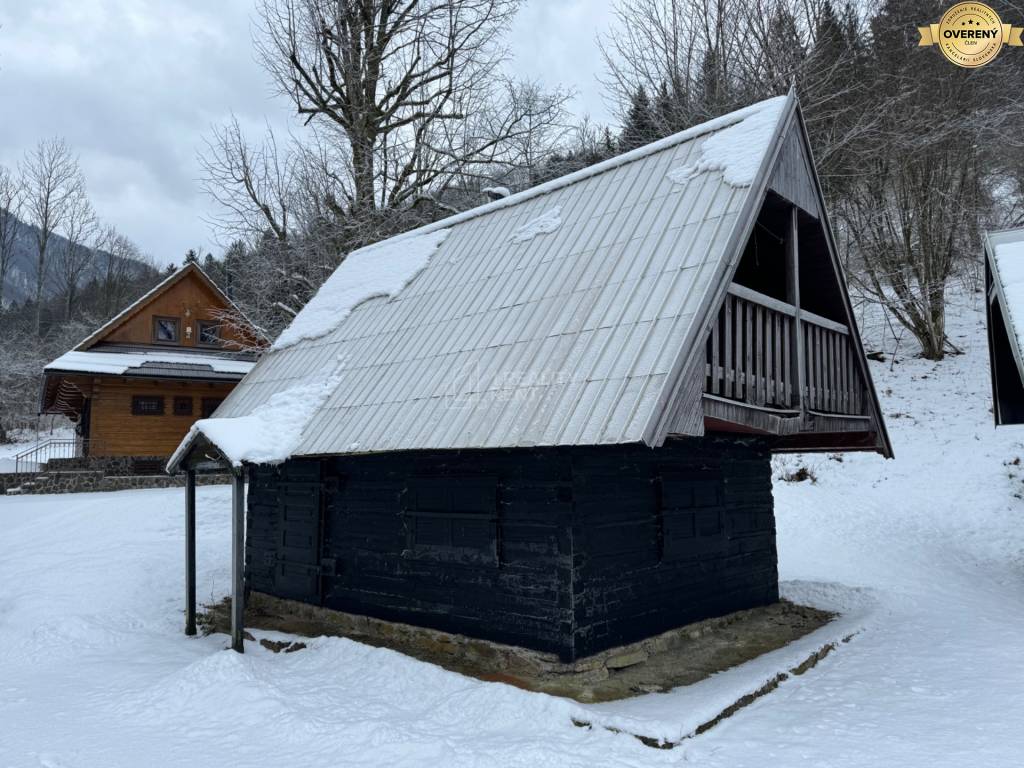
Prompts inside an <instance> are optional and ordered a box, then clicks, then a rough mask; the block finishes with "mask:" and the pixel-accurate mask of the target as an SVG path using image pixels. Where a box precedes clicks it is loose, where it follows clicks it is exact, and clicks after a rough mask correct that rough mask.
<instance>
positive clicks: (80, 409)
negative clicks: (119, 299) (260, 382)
mask: <svg viewBox="0 0 1024 768" xmlns="http://www.w3.org/2000/svg"><path fill="white" fill-rule="evenodd" d="M229 311H233V312H232V315H233V316H234V317H237V316H238V315H239V313H238V312H237V309H236V308H235V307H234V305H233V304H232V302H231V300H230V299H229V298H228V297H227V296H226V295H225V294H224V293H223V292H222V291H221V290H220V288H218V287H217V286H216V285H215V284H214V282H213V281H212V280H211V279H210V278H209V277H208V276H207V275H206V273H205V272H203V270H202V269H201V268H200V267H199V266H198V265H197V264H195V263H194V262H189V263H187V264H185V265H184V266H183V267H181V268H180V269H178V270H176V271H175V272H174V273H172V274H171V275H169V276H168V277H166V278H165V279H164V280H163V281H161V282H160V283H159V284H158V285H157V286H156V287H154V288H153V289H152V290H150V291H149V292H148V293H146V294H145V295H144V296H142V297H141V298H139V299H138V300H137V301H136V302H134V303H133V304H131V305H130V306H129V307H127V308H126V309H125V310H124V311H122V312H120V313H119V314H118V315H117V316H116V317H114V318H112V319H111V320H110V321H109V322H107V323H105V324H104V325H103V326H102V327H101V328H99V329H97V330H96V331H95V332H94V333H92V334H90V335H89V337H88V338H86V339H84V340H83V341H82V342H81V343H80V344H78V345H77V346H75V348H74V349H72V350H70V351H69V352H67V353H65V354H63V355H61V356H60V357H59V358H57V359H56V360H54V361H53V362H51V363H49V364H48V365H47V366H46V367H45V368H44V369H43V385H42V393H41V402H40V412H41V413H56V414H63V415H65V416H67V417H68V418H69V419H70V420H71V421H72V422H73V423H74V424H75V432H76V435H75V438H74V439H71V440H65V439H60V440H53V441H48V442H46V443H44V444H42V445H40V446H39V447H38V448H37V449H36V451H37V453H38V455H33V460H34V461H36V462H37V463H42V462H44V461H46V460H47V459H50V458H69V457H87V456H88V457H94V458H97V459H100V458H105V457H134V458H136V459H139V462H138V464H139V466H140V467H141V466H148V465H147V464H146V462H147V461H148V462H149V463H150V464H153V465H154V467H155V468H156V469H157V470H162V468H163V464H164V462H165V461H166V459H167V457H168V456H170V454H171V453H172V452H173V451H174V448H175V447H176V446H177V445H178V443H180V442H181V440H182V438H183V437H184V436H185V435H186V434H187V433H188V430H189V428H190V427H191V426H192V424H193V423H194V422H195V421H197V420H198V419H201V418H205V417H208V416H211V415H213V412H214V411H215V410H216V409H217V407H218V406H219V405H220V404H221V403H222V402H223V401H224V399H225V398H226V397H227V396H228V394H229V393H230V392H231V390H232V389H233V388H234V387H235V385H236V384H237V383H238V382H239V381H240V380H241V379H242V377H243V376H244V375H245V374H246V373H248V372H249V371H250V370H252V367H253V365H254V364H255V360H256V354H255V352H254V350H255V349H257V348H258V347H260V346H261V345H263V344H264V343H265V342H263V340H262V339H261V337H260V336H259V334H258V333H257V331H256V330H255V328H252V327H251V326H246V325H245V324H239V323H237V322H234V321H233V322H231V323H225V322H224V317H225V313H227V312H229Z"/></svg>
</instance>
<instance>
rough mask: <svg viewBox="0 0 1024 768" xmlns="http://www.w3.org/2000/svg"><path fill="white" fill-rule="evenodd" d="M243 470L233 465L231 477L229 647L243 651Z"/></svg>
mask: <svg viewBox="0 0 1024 768" xmlns="http://www.w3.org/2000/svg"><path fill="white" fill-rule="evenodd" d="M244 568H245V470H244V469H242V468H241V467H235V468H234V469H233V470H232V478H231V649H232V650H234V651H238V652H239V653H243V652H244V648H243V647H242V631H243V626H242V625H243V623H244V619H245V570H244Z"/></svg>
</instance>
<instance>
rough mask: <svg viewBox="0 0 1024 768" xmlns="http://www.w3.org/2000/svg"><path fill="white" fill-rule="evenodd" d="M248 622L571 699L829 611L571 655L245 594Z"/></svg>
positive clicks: (654, 679)
mask: <svg viewBox="0 0 1024 768" xmlns="http://www.w3.org/2000/svg"><path fill="white" fill-rule="evenodd" d="M204 618H205V624H206V629H207V631H208V632H209V631H224V632H228V631H230V604H229V602H228V601H224V602H222V603H220V604H218V605H216V606H214V607H212V608H211V609H210V610H209V612H208V613H207V614H206V615H205V617H204ZM245 618H246V626H247V627H249V628H257V629H268V630H274V631H280V632H288V633H292V634H298V635H304V636H309V637H317V636H320V635H336V636H341V637H348V638H351V639H353V640H358V641H360V642H363V643H366V644H368V645H374V646H383V647H387V648H392V649H394V650H397V651H400V652H402V653H405V654H407V655H409V656H413V657H414V658H417V659H420V660H422V661H428V662H431V663H434V664H438V665H439V666H442V667H444V668H446V669H451V670H453V671H456V672H460V673H462V674H466V675H470V676H473V677H477V678H480V679H483V680H491V681H499V682H504V683H509V684H511V685H515V686H518V687H521V688H526V689H528V690H533V691H543V692H545V693H551V694H555V695H561V696H568V697H570V698H574V699H576V700H578V701H610V700H613V699H620V698H625V697H628V696H634V695H639V694H642V693H650V692H654V691H666V690H669V689H671V688H674V687H677V686H680V685H690V684H692V683H695V682H697V681H698V680H701V679H703V678H705V677H708V676H709V675H711V674H714V673H716V672H720V671H722V670H724V669H728V668H730V667H732V666H735V665H737V664H741V663H743V662H745V661H748V660H750V659H752V658H755V657H756V656H759V655H761V654H762V653H767V652H769V651H772V650H775V649H776V648H780V647H782V646H783V645H786V644H787V643H789V642H792V641H793V640H796V639H797V638H799V637H802V636H803V635H805V634H808V633H809V632H812V631H814V630H816V629H818V628H819V627H821V626H823V625H824V624H826V623H827V622H828V621H830V620H831V619H832V618H834V616H833V615H832V614H830V613H827V612H825V611H820V610H817V609H814V608H808V607H806V606H800V605H795V604H793V603H789V602H786V601H781V602H778V603H774V604H773V605H769V606H764V607H760V608H753V609H750V610H744V611H736V612H735V613H730V614H728V615H726V616H722V617H719V618H714V619H707V620H705V621H699V622H695V623H692V624H688V625H686V626H683V627H679V628H677V629H673V630H670V631H668V632H663V633H661V634H659V635H656V636H654V637H650V638H647V639H646V640H641V641H639V642H635V643H629V644H627V645H622V646H618V647H616V648H610V649H608V650H605V651H601V652H600V653H596V654H594V655H592V656H588V657H586V658H582V659H578V660H577V661H575V662H563V661H561V660H560V659H559V657H558V655H557V654H554V653H544V652H540V651H533V650H530V649H527V648H521V647H518V646H513V645H504V644H501V643H496V642H490V641H487V640H480V639H477V638H471V637H467V636H465V635H459V634H453V633H449V632H441V631H438V630H433V629H427V628H424V627H416V626H412V625H410V624H403V623H400V622H391V621H384V620H381V619H375V618H372V617H368V616H359V615H355V614H351V613H344V612H341V611H335V610H331V609H329V608H321V607H318V606H313V605H309V604H308V603H302V602H298V601H294V600H286V599H282V598H278V597H273V596H271V595H266V594H263V593H260V592H252V593H250V596H249V599H248V604H247V605H246V617H245Z"/></svg>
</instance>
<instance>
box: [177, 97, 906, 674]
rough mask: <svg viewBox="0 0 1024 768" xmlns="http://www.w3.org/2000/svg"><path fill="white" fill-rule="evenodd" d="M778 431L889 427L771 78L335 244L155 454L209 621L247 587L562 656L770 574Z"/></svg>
mask: <svg viewBox="0 0 1024 768" xmlns="http://www.w3.org/2000/svg"><path fill="white" fill-rule="evenodd" d="M373 260H376V261H373ZM373 263H376V264H378V265H379V266H380V267H381V268H384V269H385V270H386V269H391V270H394V272H402V270H405V274H404V275H398V276H396V274H394V273H391V274H389V275H387V279H386V280H385V281H384V282H383V284H382V285H380V286H377V287H374V285H373V279H372V275H371V274H370V272H371V265H372V264H373ZM353 286H361V287H362V288H363V289H364V290H363V291H362V292H360V291H358V290H355V288H353ZM346 289H348V293H346ZM296 424H297V426H295V425H296ZM286 425H291V427H290V428H288V429H284V428H282V427H283V426H286ZM798 450H799V451H830V452H835V451H875V452H878V453H880V454H882V455H883V456H891V455H892V449H891V446H890V443H889V439H888V436H887V434H886V429H885V425H884V423H883V420H882V414H881V411H880V409H879V405H878V400H877V397H876V395H875V391H874V387H873V385H872V382H871V376H870V373H869V370H868V363H867V361H866V359H865V356H864V351H863V348H862V346H861V342H860V339H859V336H858V332H857V327H856V324H855V322H854V316H853V312H852V309H851V305H850V301H849V297H848V295H847V290H846V283H845V280H844V277H843V272H842V269H841V266H840V264H839V262H838V260H837V259H836V254H835V248H834V244H833V240H832V235H831V232H830V229H829V224H828V220H827V216H826V212H825V206H824V201H823V199H822V195H821V190H820V187H819V185H818V180H817V177H816V174H815V170H814V165H813V162H812V159H811V151H810V147H809V144H808V141H807V136H806V132H805V129H804V125H803V120H802V117H801V113H800V108H799V105H798V103H797V101H796V98H795V97H794V96H793V95H790V96H788V97H784V98H779V99H772V100H769V101H766V102H762V103H759V104H755V105H753V106H751V107H749V108H747V109H743V110H740V111H738V112H735V113H732V114H730V115H726V116H725V117H722V118H719V119H717V120H713V121H711V122H709V123H706V124H703V125H699V126H696V127H694V128H691V129H689V130H687V131H684V132H682V133H680V134H677V135H675V136H671V137H669V138H667V139H664V140H662V141H659V142H656V143H655V144H652V145H650V146H648V147H643V148H641V149H638V150H635V151H633V152H630V153H628V154H625V155H623V156H621V157H618V158H615V159H614V160H610V161H608V162H605V163H601V164H598V165H596V166H593V167H591V168H587V169H585V170H583V171H581V172H578V173H575V174H572V175H570V176H566V177H564V178H561V179H557V180H554V181H552V182H548V183H546V184H543V185H541V186H538V187H535V188H533V189H530V190H527V191H525V192H522V193H519V194H517V195H513V196H511V197H508V198H506V199H503V200H500V201H496V202H493V203H490V204H487V205H484V206H482V207H480V208H476V209H473V210H470V211H467V212H465V213H462V214H459V215H457V216H454V217H451V218H449V219H445V220H443V221H440V222H438V223H436V224H433V225H430V226H428V227H425V228H421V229H420V230H417V231H414V232H412V233H408V234H406V235H401V236H399V237H397V238H393V239H392V240H389V241H386V242H384V243H383V244H379V245H377V246H373V247H371V248H369V249H364V250H363V251H359V252H356V253H355V254H351V255H349V257H348V258H347V259H346V261H345V262H343V264H342V265H341V267H339V269H338V270H337V272H336V273H335V274H334V275H333V276H332V277H331V278H330V280H329V281H328V282H327V284H325V286H324V287H323V288H321V290H320V292H319V293H318V294H317V295H316V296H315V297H314V299H313V300H312V301H311V302H310V304H309V305H308V306H307V307H306V308H305V309H304V310H303V312H302V313H300V314H299V316H298V317H297V318H296V320H295V322H294V323H293V325H292V326H291V327H290V328H289V329H287V330H286V331H285V333H284V334H283V335H282V337H281V338H280V339H279V340H278V341H277V342H276V343H275V345H274V347H273V348H272V349H271V350H270V351H269V352H268V354H267V355H266V356H265V357H264V358H263V359H261V360H260V362H259V363H258V364H257V366H256V367H255V368H254V369H253V371H252V372H251V373H250V374H249V375H248V376H246V378H245V379H243V381H242V383H241V384H240V385H239V386H238V388H236V389H235V391H234V392H232V394H231V395H230V396H229V397H228V399H227V401H225V403H224V406H223V408H222V410H221V411H219V412H218V414H217V417H216V418H214V419H210V420H206V421H200V422H197V424H196V425H195V427H194V428H193V429H192V431H191V432H190V434H189V436H188V437H187V438H186V439H185V440H184V441H183V443H182V445H181V446H180V447H179V448H178V450H177V451H176V452H175V454H174V456H172V458H171V460H170V463H169V469H171V470H172V471H184V472H186V473H187V474H188V476H189V477H190V478H192V481H190V482H189V483H188V484H187V488H186V509H187V510H188V514H187V516H186V526H187V527H188V529H189V532H190V533H189V535H190V537H191V536H194V530H193V529H194V515H195V494H194V474H195V472H196V471H198V470H201V469H204V468H211V467H215V466H224V467H231V468H232V470H233V471H234V473H235V484H234V499H235V505H234V535H235V538H234V549H233V557H234V560H233V587H232V594H233V599H234V603H233V608H234V614H233V646H234V647H235V648H236V649H238V650H241V648H242V634H241V630H242V615H243V614H242V606H243V604H244V599H245V594H246V591H247V590H252V591H255V592H261V593H266V594H269V595H273V596H276V597H279V598H286V599H289V600H295V601H299V602H302V603H310V604H314V605H317V606H323V607H326V608H329V609H334V610H337V611H342V612H347V613H351V614H358V615H364V616H373V617H377V618H378V619H382V620H386V621H397V622H405V623H409V624H414V625H418V626H424V627H432V628H436V629H441V630H445V631H450V632H456V633H462V634H466V635H470V636H473V637H477V638H484V639H488V640H492V641H497V642H502V643H511V644H515V645H519V646H524V647H527V648H531V649H536V650H540V651H545V652H551V653H555V654H558V656H559V657H561V658H562V659H564V660H574V659H579V658H581V657H585V656H587V655H589V654H594V653H596V652H599V651H602V650H605V649H608V648H612V647H616V646H620V645H623V644H627V643H630V642H632V641H636V640H639V639H642V638H645V637H649V636H651V635H654V634H656V633H659V632H662V631H665V630H668V629H671V628H674V627H678V626H681V625H684V624H686V623H689V622H692V621H696V620H699V619H703V618H706V617H711V616H716V615H721V614H724V613H727V612H731V611H735V610H738V609H743V608H750V607H754V606H759V605H764V604H768V603H771V602H773V601H775V600H777V599H778V575H777V564H776V546H775V521H774V513H773V501H772V485H771V465H770V458H771V455H772V453H773V452H775V451H798ZM247 478H248V480H249V482H250V483H251V485H250V488H249V492H248V502H247V508H246V505H245V503H244V502H243V498H244V497H243V491H244V486H245V482H246V479H247ZM190 540H191V539H190ZM190 552H193V550H191V549H190ZM243 555H244V559H243ZM192 557H193V555H192V554H189V559H188V562H189V565H188V567H189V569H190V572H194V561H193V559H192ZM190 584H191V582H190ZM187 606H188V610H187V622H186V631H194V607H195V594H194V584H193V585H192V586H191V587H190V588H189V590H188V594H187Z"/></svg>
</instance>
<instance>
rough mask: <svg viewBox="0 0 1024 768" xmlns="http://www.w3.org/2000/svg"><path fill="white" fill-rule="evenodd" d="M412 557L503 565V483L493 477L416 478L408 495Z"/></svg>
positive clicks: (407, 521)
mask: <svg viewBox="0 0 1024 768" xmlns="http://www.w3.org/2000/svg"><path fill="white" fill-rule="evenodd" d="M403 513H404V516H405V530H406V554H407V556H411V557H415V558H417V559H424V560H437V561H443V562H459V563H469V564H479V565H497V564H498V546H499V543H498V483H497V480H496V479H495V478H493V477H415V478H413V479H411V480H410V481H409V484H408V486H407V488H406V490H405V493H404V504H403Z"/></svg>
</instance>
